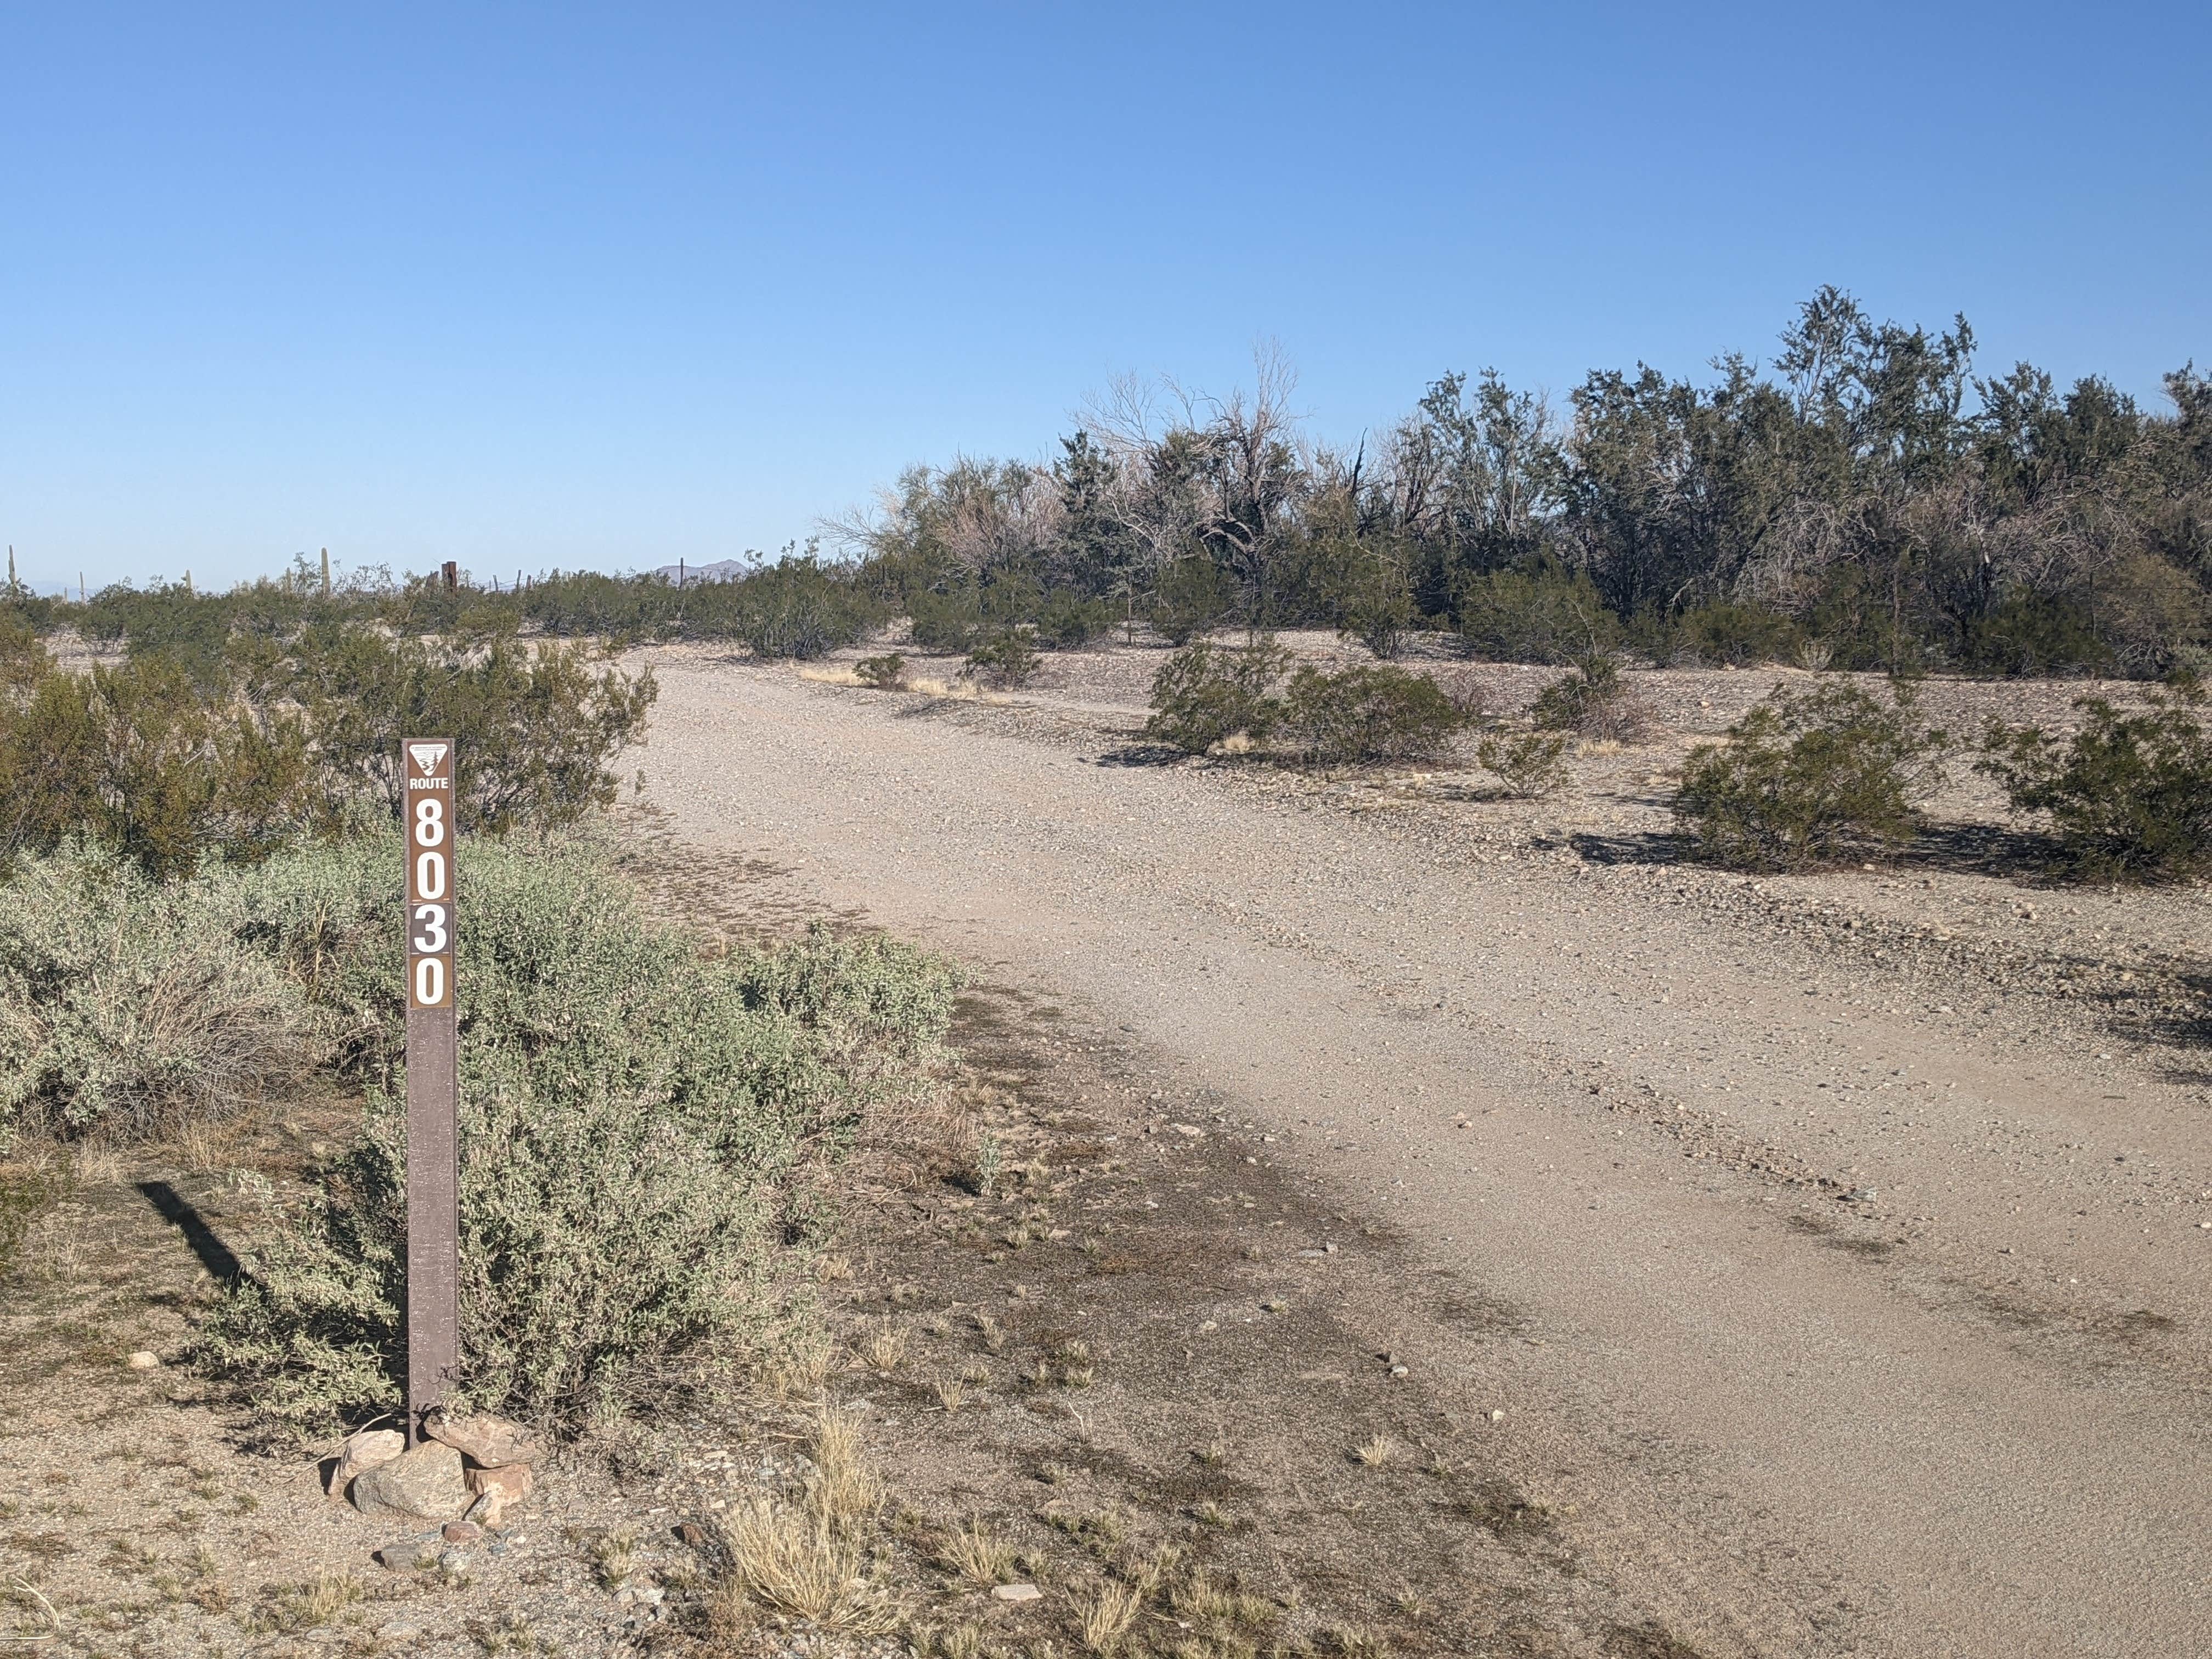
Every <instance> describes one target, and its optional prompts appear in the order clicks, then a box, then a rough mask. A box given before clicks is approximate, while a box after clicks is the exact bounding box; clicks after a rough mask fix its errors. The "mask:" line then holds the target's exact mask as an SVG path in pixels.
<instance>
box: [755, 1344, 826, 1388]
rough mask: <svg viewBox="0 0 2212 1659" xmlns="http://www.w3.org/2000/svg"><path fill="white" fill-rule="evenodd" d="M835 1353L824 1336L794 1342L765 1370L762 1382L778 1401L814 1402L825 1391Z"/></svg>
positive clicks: (762, 1374)
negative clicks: (823, 1385) (823, 1386)
mask: <svg viewBox="0 0 2212 1659" xmlns="http://www.w3.org/2000/svg"><path fill="white" fill-rule="evenodd" d="M835 1357H836V1356H835V1352H834V1350H832V1348H831V1347H830V1346H829V1342H828V1341H827V1340H823V1338H821V1337H815V1336H810V1337H805V1338H802V1339H798V1340H793V1341H792V1342H791V1343H790V1344H789V1345H788V1346H786V1347H785V1349H784V1350H783V1352H781V1353H779V1354H777V1355H776V1356H775V1358H772V1359H770V1360H769V1361H768V1362H767V1363H766V1364H763V1366H762V1368H761V1381H762V1382H763V1384H764V1385H765V1386H766V1387H767V1389H768V1391H769V1394H770V1395H772V1396H774V1397H775V1399H778V1400H811V1399H813V1398H814V1397H815V1396H816V1395H819V1394H820V1393H821V1392H822V1384H823V1382H824V1381H826V1380H827V1379H828V1377H829V1364H830V1361H831V1360H832V1359H833V1358H835Z"/></svg>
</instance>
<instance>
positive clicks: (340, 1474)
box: [330, 1429, 407, 1500]
mask: <svg viewBox="0 0 2212 1659" xmlns="http://www.w3.org/2000/svg"><path fill="white" fill-rule="evenodd" d="M406 1449H407V1437H406V1436H405V1435H404V1434H402V1433H400V1432H399V1431H398V1430H397V1429H363V1430H362V1431H361V1432H360V1433H358V1434H355V1435H349V1436H348V1437H346V1443H345V1445H344V1447H343V1449H341V1450H340V1451H339V1453H338V1462H337V1468H334V1469H332V1470H331V1484H330V1494H331V1497H332V1498H338V1499H341V1500H343V1498H344V1497H345V1495H346V1488H347V1487H348V1486H351V1485H352V1484H353V1480H354V1477H355V1476H356V1475H357V1474H360V1473H361V1472H362V1470H364V1469H373V1468H375V1467H376V1466H377V1465H378V1464H380V1463H389V1462H391V1461H392V1459H393V1458H395V1457H397V1456H398V1455H399V1454H400V1453H402V1452H404V1451H405V1450H406Z"/></svg>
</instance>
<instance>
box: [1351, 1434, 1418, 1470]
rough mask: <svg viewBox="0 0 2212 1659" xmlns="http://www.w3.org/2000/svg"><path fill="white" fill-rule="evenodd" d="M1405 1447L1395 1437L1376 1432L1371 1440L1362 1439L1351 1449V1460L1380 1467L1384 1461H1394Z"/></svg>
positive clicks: (1370, 1466)
mask: <svg viewBox="0 0 2212 1659" xmlns="http://www.w3.org/2000/svg"><path fill="white" fill-rule="evenodd" d="M1404 1451H1405V1448H1404V1447H1403V1446H1401V1445H1400V1444H1399V1443H1398V1442H1397V1440H1396V1439H1395V1438H1394V1437H1392V1436H1389V1435H1387V1434H1378V1435H1376V1437H1374V1438H1373V1439H1371V1440H1363V1441H1361V1442H1360V1443H1358V1445H1356V1446H1354V1447H1353V1448H1352V1462H1355V1463H1359V1464H1364V1466H1365V1467H1367V1468H1370V1469H1373V1468H1381V1467H1382V1466H1383V1464H1385V1463H1395V1462H1397V1461H1398V1459H1399V1457H1400V1456H1401V1455H1402V1454H1403V1453H1404Z"/></svg>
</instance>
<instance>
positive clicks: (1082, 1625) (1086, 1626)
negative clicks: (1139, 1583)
mask: <svg viewBox="0 0 2212 1659" xmlns="http://www.w3.org/2000/svg"><path fill="white" fill-rule="evenodd" d="M1141 1604H1142V1603H1141V1598H1140V1597H1139V1595H1138V1593H1137V1591H1136V1589H1135V1588H1134V1587H1133V1586H1132V1585H1128V1584H1114V1583H1108V1584H1102V1585H1100V1586H1099V1588H1098V1594H1097V1595H1095V1596H1093V1597H1092V1598H1091V1600H1090V1601H1088V1602H1086V1603H1085V1605H1084V1607H1083V1608H1082V1611H1081V1613H1080V1614H1079V1624H1078V1629H1079V1631H1080V1632H1081V1634H1082V1638H1083V1650H1084V1651H1085V1653H1118V1652H1120V1651H1121V1643H1122V1639H1123V1638H1125V1637H1127V1635H1128V1633H1129V1626H1131V1625H1133V1624H1134V1623H1135V1622H1136V1618H1137V1610H1138V1608H1139V1606H1140V1605H1141Z"/></svg>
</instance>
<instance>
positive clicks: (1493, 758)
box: [1475, 732, 1567, 800]
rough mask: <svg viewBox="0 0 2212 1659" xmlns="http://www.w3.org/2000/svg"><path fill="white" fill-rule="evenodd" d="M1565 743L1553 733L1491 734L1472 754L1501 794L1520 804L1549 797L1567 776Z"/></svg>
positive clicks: (1558, 735)
mask: <svg viewBox="0 0 2212 1659" xmlns="http://www.w3.org/2000/svg"><path fill="white" fill-rule="evenodd" d="M1566 752H1567V740H1566V738H1565V737H1564V736H1563V735H1561V734H1560V733H1559V732H1492V733H1490V734H1489V735H1488V736H1487V737H1486V738H1483V740H1482V742H1481V743H1480V745H1478V746H1477V748H1476V750H1475V758H1476V759H1477V760H1479V761H1480V762H1481V763H1482V764H1483V768H1484V769H1485V770H1486V771H1489V772H1492V773H1494V774H1495V775H1497V778H1498V782H1500V783H1501V784H1503V785H1504V787H1505V793H1507V794H1509V795H1517V796H1519V797H1520V798H1521V799H1523V800H1535V799H1539V798H1540V797H1541V796H1545V795H1548V794H1550V793H1552V792H1553V790H1555V789H1557V788H1558V787H1559V786H1560V785H1561V784H1562V783H1564V782H1565V781H1566V776H1567V763H1566Z"/></svg>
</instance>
